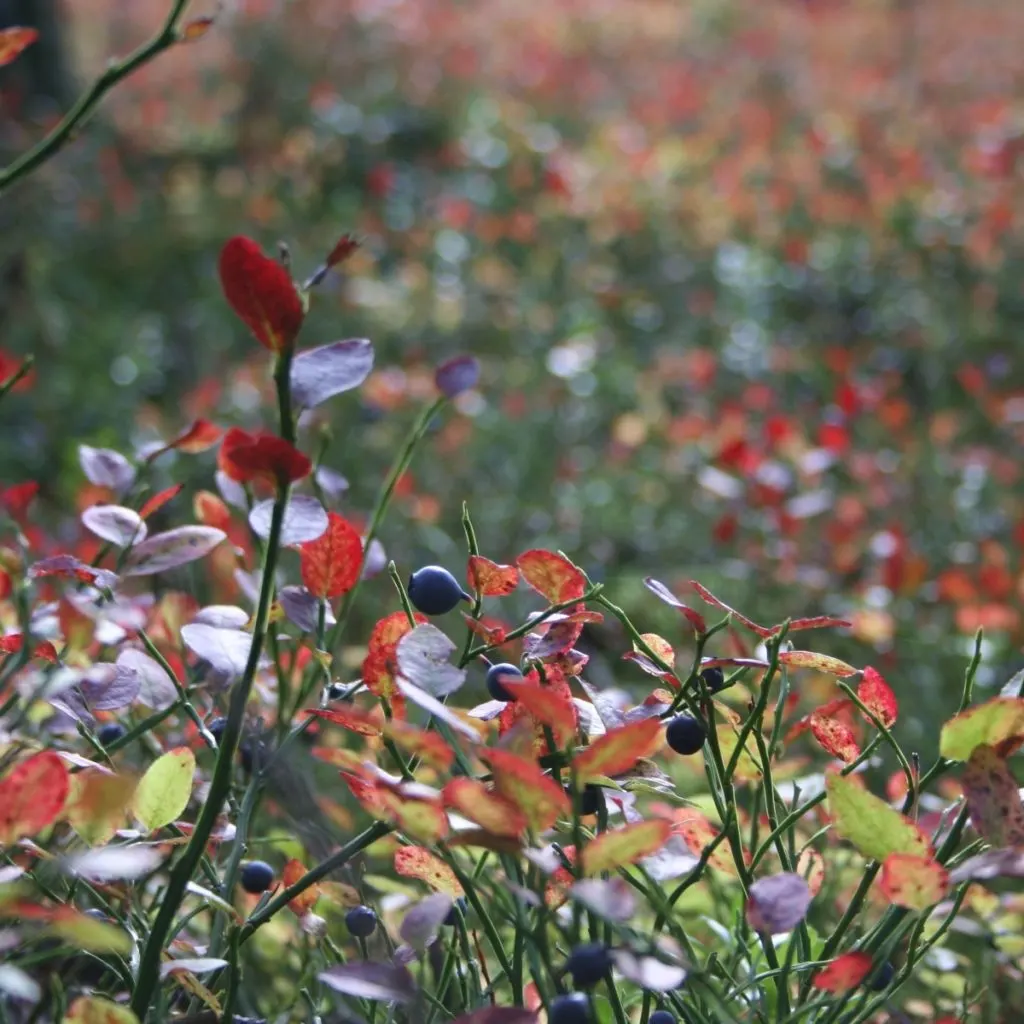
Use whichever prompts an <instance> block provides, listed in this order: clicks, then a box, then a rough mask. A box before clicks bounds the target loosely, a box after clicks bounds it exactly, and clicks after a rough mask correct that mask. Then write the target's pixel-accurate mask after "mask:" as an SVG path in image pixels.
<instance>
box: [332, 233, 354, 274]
mask: <svg viewBox="0 0 1024 1024" xmlns="http://www.w3.org/2000/svg"><path fill="white" fill-rule="evenodd" d="M358 248H359V242H358V241H357V240H356V239H355V238H353V237H352V236H351V235H342V236H341V238H339V239H338V241H337V242H335V243H334V248H333V249H332V250H331V251H330V252H329V253H328V254H327V259H325V260H324V263H325V264H327V266H328V267H336V266H337V265H338V264H339V263H343V262H344V261H345V260H347V259H348V258H349V256H351V255H352V253H354V252H355V251H356V249H358Z"/></svg>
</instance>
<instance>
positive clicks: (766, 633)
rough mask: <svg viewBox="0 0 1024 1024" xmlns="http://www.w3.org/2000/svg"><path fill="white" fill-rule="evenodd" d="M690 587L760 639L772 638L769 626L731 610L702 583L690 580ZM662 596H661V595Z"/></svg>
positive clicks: (733, 609) (712, 605)
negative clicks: (760, 624)
mask: <svg viewBox="0 0 1024 1024" xmlns="http://www.w3.org/2000/svg"><path fill="white" fill-rule="evenodd" d="M690 586H691V587H693V589H694V590H696V591H697V593H698V594H699V595H700V597H701V599H702V600H703V601H705V602H706V603H707V604H709V605H711V607H712V608H718V609H720V610H721V611H723V612H726V613H728V614H729V615H731V616H732V617H733V620H734V621H736V622H738V623H739V624H740V625H741V626H745V627H746V628H747V629H749V630H750V631H751V632H752V633H756V634H757V635H758V636H760V637H765V638H767V637H770V636H771V635H772V633H773V632H774V630H772V629H771V628H769V627H767V626H759V625H758V624H757V623H756V622H754V621H752V620H751V619H748V618H747V617H746V616H745V615H740V613H739V612H738V611H736V609H735V608H731V607H730V606H729V605H727V604H726V603H725V602H724V601H722V600H720V599H719V598H717V597H715V595H714V594H712V593H711V591H710V590H708V588H707V587H705V586H704V585H703V584H702V583H698V582H697V581H696V580H690ZM659 596H660V595H659Z"/></svg>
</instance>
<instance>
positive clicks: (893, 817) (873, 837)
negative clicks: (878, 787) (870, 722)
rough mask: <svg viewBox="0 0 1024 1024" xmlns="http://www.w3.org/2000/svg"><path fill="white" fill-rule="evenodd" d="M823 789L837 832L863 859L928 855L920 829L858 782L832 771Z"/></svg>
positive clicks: (929, 849) (927, 848) (927, 845)
mask: <svg viewBox="0 0 1024 1024" xmlns="http://www.w3.org/2000/svg"><path fill="white" fill-rule="evenodd" d="M825 789H826V790H827V792H828V808H829V814H830V815H831V816H832V821H833V824H834V825H835V830H836V832H837V833H838V834H839V835H840V836H842V837H843V838H844V839H848V840H849V841H850V842H851V843H853V845H854V846H855V847H856V848H857V849H858V850H859V851H860V852H861V853H862V854H863V855H864V856H865V857H870V858H871V859H872V860H885V858H886V857H888V856H889V854H891V853H912V854H916V855H918V856H927V855H929V854H930V853H931V844H930V843H929V841H928V837H927V835H925V833H924V832H923V831H922V829H921V828H919V827H918V826H917V825H916V824H915V823H914V822H912V821H911V820H910V819H909V818H906V817H904V815H902V814H900V812H899V811H896V810H894V809H893V808H891V807H890V806H889V805H888V804H887V803H885V801H884V800H880V799H879V798H878V797H877V796H874V795H873V794H871V793H869V792H868V791H867V790H866V789H864V787H863V786H862V785H861V784H860V781H859V780H858V779H855V778H853V777H852V776H849V775H840V774H838V773H836V772H833V773H831V774H829V775H827V776H826V778H825Z"/></svg>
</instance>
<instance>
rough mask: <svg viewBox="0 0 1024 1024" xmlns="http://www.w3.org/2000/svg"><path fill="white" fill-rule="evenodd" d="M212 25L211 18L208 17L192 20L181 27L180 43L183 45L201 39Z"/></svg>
mask: <svg viewBox="0 0 1024 1024" xmlns="http://www.w3.org/2000/svg"><path fill="white" fill-rule="evenodd" d="M213 24H214V21H213V18H210V17H204V18H193V19H192V20H191V21H190V22H188V23H187V24H185V25H184V26H183V27H182V30H181V41H182V42H183V43H194V42H196V41H197V40H199V39H202V38H203V36H205V35H206V33H207V32H209V31H210V29H211V28H213Z"/></svg>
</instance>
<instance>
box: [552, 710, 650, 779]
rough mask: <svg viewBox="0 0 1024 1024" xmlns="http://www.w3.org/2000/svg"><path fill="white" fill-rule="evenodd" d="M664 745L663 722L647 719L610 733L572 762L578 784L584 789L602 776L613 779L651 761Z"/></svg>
mask: <svg viewBox="0 0 1024 1024" xmlns="http://www.w3.org/2000/svg"><path fill="white" fill-rule="evenodd" d="M660 743H661V720H660V719H658V718H646V719H643V720H641V721H639V722H630V723H629V724H628V725H623V726H620V727H619V728H617V729H610V730H609V731H608V732H606V733H605V734H604V735H603V736H600V737H598V738H597V739H596V740H594V742H593V743H591V744H590V746H589V747H586V748H585V749H584V750H582V751H581V752H580V753H579V754H577V755H576V757H574V758H573V762H572V768H573V772H574V773H575V775H576V781H577V782H578V783H579V784H580V785H582V784H583V783H585V782H589V781H590V780H591V779H595V778H598V777H599V776H601V775H607V776H609V777H614V776H616V775H621V774H622V773H623V772H627V771H629V769H630V768H632V767H633V765H635V764H636V763H637V761H639V760H640V759H641V758H643V757H649V756H650V755H651V754H652V753H654V751H655V750H657V748H658V746H659V745H660Z"/></svg>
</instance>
